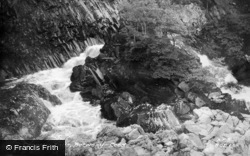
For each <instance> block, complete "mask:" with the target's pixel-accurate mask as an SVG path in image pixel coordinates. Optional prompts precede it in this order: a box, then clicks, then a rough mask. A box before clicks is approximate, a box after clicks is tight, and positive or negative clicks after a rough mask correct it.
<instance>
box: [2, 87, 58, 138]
mask: <svg viewBox="0 0 250 156" xmlns="http://www.w3.org/2000/svg"><path fill="white" fill-rule="evenodd" d="M0 97H1V99H0V136H1V139H6V140H12V139H21V140H22V139H32V138H34V137H37V136H39V135H40V132H41V128H42V126H43V125H44V123H45V122H46V120H47V118H48V116H49V114H50V110H49V109H48V108H47V107H46V106H45V101H44V100H46V101H48V102H50V103H51V104H53V105H58V104H61V101H60V100H59V99H58V98H57V97H56V96H55V95H51V94H50V93H49V91H48V90H46V89H45V88H43V87H42V86H39V85H34V84H27V83H20V84H17V85H16V86H15V87H13V88H8V89H1V92H0Z"/></svg>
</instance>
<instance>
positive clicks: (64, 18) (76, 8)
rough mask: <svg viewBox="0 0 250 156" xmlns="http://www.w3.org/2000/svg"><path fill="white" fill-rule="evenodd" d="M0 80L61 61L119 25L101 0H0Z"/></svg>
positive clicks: (111, 6) (109, 4)
mask: <svg viewBox="0 0 250 156" xmlns="http://www.w3.org/2000/svg"><path fill="white" fill-rule="evenodd" d="M0 7H1V9H0V10H1V11H0V20H1V22H0V31H1V32H0V80H4V79H5V78H10V77H13V76H21V75H24V74H28V73H31V72H35V71H39V70H44V69H48V68H53V67H57V66H60V65H62V64H63V63H64V62H65V61H66V60H68V59H69V58H70V57H72V56H75V55H78V54H79V53H81V52H83V51H84V50H85V47H86V46H87V45H92V44H96V43H98V42H99V43H100V42H102V39H105V38H106V39H107V38H108V34H112V32H115V31H116V28H117V27H118V26H119V23H118V16H117V11H116V9H115V4H114V3H112V2H110V1H105V0H73V1H69V0H56V1H50V0H42V1H41V0H9V1H8V0H3V1H1V2H0Z"/></svg>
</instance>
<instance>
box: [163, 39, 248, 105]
mask: <svg viewBox="0 0 250 156" xmlns="http://www.w3.org/2000/svg"><path fill="white" fill-rule="evenodd" d="M168 37H169V38H170V39H173V38H174V42H173V41H171V43H172V44H173V45H175V46H176V47H178V48H182V49H185V50H186V51H187V52H188V53H189V54H190V55H196V56H198V57H199V59H200V62H201V64H202V67H203V68H208V70H209V71H210V73H211V74H213V75H214V77H215V79H216V80H217V86H218V87H220V88H221V91H222V92H223V93H228V94H230V95H231V96H232V98H234V99H238V100H244V101H246V102H247V105H248V106H249V107H248V106H247V107H248V108H249V109H250V87H246V86H243V85H240V87H241V88H242V89H241V90H237V89H235V88H230V89H229V88H225V87H223V85H226V84H228V83H230V82H232V83H235V84H237V83H238V82H237V80H236V78H235V77H234V76H233V75H232V72H231V71H230V70H228V67H227V66H222V65H220V64H218V63H215V62H213V61H211V60H209V58H208V57H207V56H206V55H201V54H200V53H199V52H197V51H196V50H195V49H193V48H192V47H189V46H186V45H185V44H184V42H183V41H182V38H181V37H180V36H178V35H171V36H170V35H169V36H168Z"/></svg>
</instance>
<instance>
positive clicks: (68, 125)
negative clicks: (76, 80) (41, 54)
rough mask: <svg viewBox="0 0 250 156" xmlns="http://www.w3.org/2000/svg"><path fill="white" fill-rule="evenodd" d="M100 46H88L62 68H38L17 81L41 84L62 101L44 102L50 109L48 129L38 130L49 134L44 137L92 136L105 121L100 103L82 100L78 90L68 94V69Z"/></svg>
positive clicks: (69, 74) (81, 62)
mask: <svg viewBox="0 0 250 156" xmlns="http://www.w3.org/2000/svg"><path fill="white" fill-rule="evenodd" d="M102 47H103V45H94V46H89V47H87V49H86V50H85V52H84V53H82V54H81V55H80V56H78V57H73V58H71V59H70V60H68V61H67V62H66V63H65V64H64V65H63V67H62V68H55V69H50V70H45V71H40V72H37V73H35V74H31V75H27V76H25V77H23V78H21V79H19V80H17V81H26V82H28V83H33V84H39V85H42V86H43V87H45V88H46V89H48V90H49V91H50V92H51V93H52V94H54V95H56V96H57V97H58V98H59V99H60V100H61V101H62V103H63V104H62V105H58V106H52V105H51V104H50V103H49V102H48V101H44V102H45V104H46V106H47V107H48V108H49V109H50V111H51V114H50V116H49V118H48V120H47V125H50V126H51V127H52V129H51V130H50V131H49V132H47V131H46V132H42V135H45V134H47V135H49V138H47V139H63V140H64V139H65V140H66V141H67V139H72V140H78V139H80V138H81V137H83V138H85V139H86V138H90V139H95V137H96V135H97V133H98V132H99V131H100V130H101V129H102V127H103V126H104V124H105V125H106V124H107V122H108V121H107V120H105V119H101V117H100V106H95V107H93V106H92V105H90V104H89V102H83V101H82V98H81V96H80V93H79V92H75V93H72V92H70V90H69V85H70V83H71V81H70V76H71V74H72V68H73V67H75V66H77V65H83V64H84V63H85V58H86V56H90V57H96V56H98V55H99V53H100V49H101V48H102ZM17 81H16V82H17ZM83 140H84V139H83Z"/></svg>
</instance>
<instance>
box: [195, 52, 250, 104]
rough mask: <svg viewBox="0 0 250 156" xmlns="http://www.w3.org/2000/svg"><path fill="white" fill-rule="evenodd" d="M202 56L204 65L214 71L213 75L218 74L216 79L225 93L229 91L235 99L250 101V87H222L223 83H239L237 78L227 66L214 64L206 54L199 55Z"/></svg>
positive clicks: (201, 59)
mask: <svg viewBox="0 0 250 156" xmlns="http://www.w3.org/2000/svg"><path fill="white" fill-rule="evenodd" d="M198 56H199V58H200V61H201V63H202V66H203V67H208V68H209V71H210V72H212V73H213V75H215V77H216V75H218V76H217V77H216V79H217V80H218V82H217V85H218V86H219V87H221V91H222V92H223V93H228V94H230V95H231V96H232V98H234V99H238V100H244V101H246V102H248V103H249V102H250V87H246V86H243V85H240V87H241V88H242V89H240V90H237V89H235V88H232V89H228V88H225V87H222V85H225V84H227V83H230V82H232V83H237V80H236V78H235V77H234V76H233V75H232V72H231V71H230V70H228V68H227V67H226V66H221V67H218V66H216V65H214V63H213V62H212V61H211V60H209V59H208V57H207V56H206V55H198Z"/></svg>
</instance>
